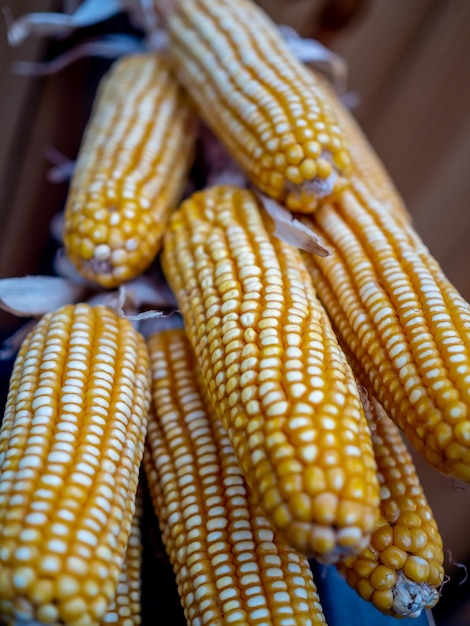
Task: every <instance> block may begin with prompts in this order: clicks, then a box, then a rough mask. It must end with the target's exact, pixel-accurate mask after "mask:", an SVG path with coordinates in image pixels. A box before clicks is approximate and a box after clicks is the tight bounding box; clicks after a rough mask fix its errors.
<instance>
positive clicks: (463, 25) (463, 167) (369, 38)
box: [0, 0, 470, 576]
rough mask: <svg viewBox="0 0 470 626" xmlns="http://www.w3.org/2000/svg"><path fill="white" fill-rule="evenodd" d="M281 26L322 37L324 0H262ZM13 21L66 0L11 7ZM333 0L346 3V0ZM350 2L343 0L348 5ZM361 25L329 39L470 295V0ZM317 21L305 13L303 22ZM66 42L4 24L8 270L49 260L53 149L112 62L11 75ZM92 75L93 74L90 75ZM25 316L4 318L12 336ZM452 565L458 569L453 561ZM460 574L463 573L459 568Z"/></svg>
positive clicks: (75, 140)
mask: <svg viewBox="0 0 470 626" xmlns="http://www.w3.org/2000/svg"><path fill="white" fill-rule="evenodd" d="M260 3H261V4H263V6H265V8H266V7H268V8H269V7H270V6H271V8H272V9H273V10H274V9H275V13H273V14H274V15H275V17H276V18H277V19H279V20H280V21H282V22H287V21H289V22H291V23H292V24H294V25H296V26H297V27H299V28H302V30H303V31H304V32H305V33H306V34H316V35H318V34H319V33H318V20H319V19H320V17H319V16H320V15H321V11H322V10H323V9H324V5H325V2H321V0H317V1H316V2H315V1H312V0H296V1H295V0H284V2H283V1H282V0H277V1H276V2H274V1H273V2H269V0H264V1H260ZM10 4H11V5H13V6H14V14H15V16H17V15H20V14H22V13H24V12H26V11H28V10H33V9H34V10H46V9H47V8H49V7H53V6H57V5H59V4H60V3H57V2H53V1H52V0H50V1H47V0H42V1H41V2H31V1H29V2H28V1H17V2H15V3H13V2H11V3H10ZM336 4H338V5H339V4H341V2H337V3H336ZM344 4H347V3H344V2H343V5H344ZM360 4H361V6H362V11H361V14H360V15H359V17H357V19H356V20H354V19H353V20H352V21H351V23H350V24H349V25H347V26H345V27H344V28H343V29H342V30H341V31H340V32H339V33H338V32H335V31H332V30H329V31H328V30H324V31H322V33H320V36H322V38H323V40H325V41H327V42H328V44H329V45H330V46H331V47H332V48H333V49H334V50H336V51H338V52H339V53H341V54H342V55H343V56H344V57H345V58H346V60H347V61H348V63H349V68H350V79H349V87H350V89H351V90H353V91H356V92H357V93H358V94H359V96H360V105H359V106H358V108H357V109H356V111H355V114H356V115H357V118H358V120H359V122H360V123H361V125H362V126H363V128H364V129H365V131H366V133H367V135H368V137H369V138H370V141H371V143H372V144H373V145H374V147H375V148H376V149H377V151H378V153H379V154H380V155H381V157H382V158H383V160H384V162H385V164H386V166H387V168H388V169H389V171H390V173H391V175H392V177H393V179H394V181H395V183H396V184H397V186H398V189H399V190H400V191H401V193H402V194H403V196H404V198H405V200H406V202H407V205H408V207H409V209H410V211H411V213H412V215H413V219H414V223H415V226H416V228H417V230H418V232H419V233H420V235H421V236H422V238H423V239H424V241H425V242H426V243H427V244H428V246H429V248H430V249H431V251H432V252H433V254H434V255H435V256H436V258H437V259H438V260H439V261H440V263H441V264H442V266H443V267H444V269H445V271H446V273H447V274H448V276H449V277H450V278H451V280H452V281H453V282H454V284H455V285H456V286H457V287H458V289H459V290H460V291H461V292H462V293H463V295H464V296H465V297H466V298H467V299H470V271H469V268H470V211H469V209H468V202H469V200H468V199H469V197H470V117H469V113H468V112H469V110H470V80H469V79H470V76H469V60H470V1H469V0H393V1H392V0H369V2H367V3H360ZM305 16H308V19H304V17H305ZM67 45H69V44H68V43H67V42H55V43H53V44H51V43H50V42H45V41H41V40H32V41H30V42H28V43H27V44H25V45H23V46H21V47H20V48H18V49H16V50H13V51H12V50H11V49H8V47H7V45H6V43H5V28H4V24H3V22H1V26H0V59H1V63H0V93H1V94H2V97H1V99H0V137H1V141H0V276H17V275H23V274H27V273H35V272H38V271H40V270H43V268H44V267H47V261H45V259H46V260H47V246H48V240H49V234H48V228H49V226H48V225H49V221H50V218H51V217H52V215H54V214H55V213H56V212H58V211H59V210H60V209H61V208H62V206H63V202H64V198H65V193H66V186H65V185H64V184H61V185H53V184H52V183H49V182H47V180H46V172H47V168H48V164H47V161H46V159H45V157H44V150H45V148H46V147H47V146H54V147H55V148H57V149H58V150H60V151H62V152H64V154H66V155H67V156H68V157H70V158H74V157H75V155H76V152H77V150H78V145H79V141H80V136H81V132H82V129H83V125H84V124H85V122H86V117H87V115H88V111H89V107H90V104H91V99H92V96H93V91H94V88H95V86H96V82H97V79H98V76H99V74H100V73H101V72H102V71H103V69H104V67H105V66H106V63H104V62H102V61H96V60H85V61H82V62H80V63H77V64H76V65H74V66H73V67H70V68H68V69H66V70H64V71H62V72H60V73H59V74H57V75H55V76H51V77H48V78H25V77H22V76H13V75H12V74H11V73H10V72H9V65H10V63H11V61H12V60H13V59H21V60H28V59H40V58H43V57H44V55H49V56H51V55H53V54H55V53H57V52H59V51H61V50H62V49H64V47H67ZM90 77H91V78H90ZM15 323H16V322H15V321H14V320H12V318H9V317H8V316H3V317H1V318H0V325H2V329H3V331H4V332H7V331H8V328H10V327H11V326H12V325H14V324H15ZM418 464H419V470H420V473H421V476H422V479H423V482H424V485H425V489H426V491H427V493H428V496H429V499H430V501H431V504H432V506H433V508H434V510H435V513H436V517H437V519H438V523H439V525H440V528H441V530H442V534H443V536H444V540H445V544H446V548H447V549H448V550H450V551H451V554H452V559H453V560H456V561H462V560H464V559H466V558H467V559H468V557H469V555H470V533H469V531H468V528H469V527H470V494H469V491H468V489H467V490H461V489H459V488H454V487H453V486H452V485H451V483H450V482H449V481H447V480H446V479H444V478H442V477H441V476H439V475H437V474H436V473H435V472H432V471H431V470H428V469H427V468H426V467H425V465H424V463H422V462H421V461H419V460H418ZM448 569H449V571H450V572H457V573H456V574H455V575H459V573H458V571H457V570H455V568H452V566H450V564H449V563H448ZM462 576H463V575H462Z"/></svg>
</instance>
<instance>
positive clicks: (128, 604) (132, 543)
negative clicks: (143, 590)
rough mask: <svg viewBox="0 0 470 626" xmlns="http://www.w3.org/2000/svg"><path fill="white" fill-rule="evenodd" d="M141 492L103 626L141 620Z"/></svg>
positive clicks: (127, 624)
mask: <svg viewBox="0 0 470 626" xmlns="http://www.w3.org/2000/svg"><path fill="white" fill-rule="evenodd" d="M142 509H143V505H142V492H141V491H140V490H138V491H137V497H136V502H135V513H134V517H133V518H132V525H131V531H130V535H129V541H128V542H127V548H126V554H125V557H124V561H123V563H122V566H121V571H120V572H119V578H118V586H117V589H116V595H115V596H114V599H113V601H112V603H111V604H110V606H109V607H108V611H107V613H106V615H105V616H104V619H103V624H117V626H138V625H139V624H140V623H141V621H142V619H141V607H140V574H141V567H142V537H141V532H140V522H141V519H142Z"/></svg>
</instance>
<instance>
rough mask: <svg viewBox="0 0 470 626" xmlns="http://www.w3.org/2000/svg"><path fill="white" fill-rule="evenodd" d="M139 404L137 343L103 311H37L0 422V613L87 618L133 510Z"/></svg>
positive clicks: (96, 612) (115, 566) (144, 375)
mask: <svg viewBox="0 0 470 626" xmlns="http://www.w3.org/2000/svg"><path fill="white" fill-rule="evenodd" d="M149 400H150V368H149V360H148V353H147V349H146V346H145V342H144V340H143V338H142V337H141V335H140V334H139V333H138V332H137V331H135V330H134V328H133V327H132V325H131V324H130V322H129V321H127V320H125V319H123V318H120V317H118V315H117V314H116V313H115V312H114V311H112V310H111V309H108V308H106V307H102V306H99V307H96V308H92V307H90V306H88V305H86V304H78V305H75V306H74V305H69V306H66V307H64V308H62V309H59V310H58V311H56V312H54V313H51V314H47V315H45V316H44V317H43V318H42V319H41V320H40V321H39V322H38V324H37V325H36V326H35V327H34V328H33V330H32V331H31V332H30V334H29V335H28V337H27V338H26V340H25V341H24V343H23V345H22V347H21V350H20V352H19V355H18V357H17V359H16V362H15V366H14V370H13V374H12V378H11V382H10V390H9V394H8V399H7V405H6V410H5V415H4V419H3V423H2V427H1V430H0V613H3V614H5V615H7V616H14V617H16V618H17V619H36V620H39V621H43V622H45V623H51V624H52V623H57V622H60V623H65V624H70V625H74V624H77V625H78V624H80V625H81V626H86V625H87V624H89V625H90V626H91V625H97V624H99V623H100V621H101V620H102V619H103V617H104V615H105V614H106V611H107V609H108V606H109V604H110V602H111V600H112V599H113V597H114V595H115V592H116V587H117V583H118V575H119V572H120V569H121V565H122V561H123V558H124V553H125V550H126V545H127V543H128V539H129V534H130V531H131V522H132V517H133V515H134V508H135V496H136V491H137V481H138V473H139V466H140V462H141V459H142V456H143V449H144V438H145V434H146V430H147V418H148V407H149Z"/></svg>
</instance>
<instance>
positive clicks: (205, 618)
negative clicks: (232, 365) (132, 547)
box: [144, 329, 325, 626]
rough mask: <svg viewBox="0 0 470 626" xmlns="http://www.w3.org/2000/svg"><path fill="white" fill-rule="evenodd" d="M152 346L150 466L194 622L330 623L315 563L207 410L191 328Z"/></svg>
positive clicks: (179, 580) (266, 625) (156, 339)
mask: <svg viewBox="0 0 470 626" xmlns="http://www.w3.org/2000/svg"><path fill="white" fill-rule="evenodd" d="M148 345H149V352H150V357H151V362H152V371H153V400H154V406H155V411H156V416H155V418H151V419H150V423H149V432H148V437H147V444H146V449H145V454H144V466H145V469H146V474H147V478H148V482H149V485H150V489H151V493H152V498H153V502H154V505H155V511H156V513H157V516H158V518H159V522H160V526H161V529H162V535H163V541H164V543H165V545H166V549H167V551H168V554H169V556H170V560H171V562H172V565H173V567H174V570H175V574H176V579H177V583H178V588H179V593H180V596H181V602H182V605H183V608H184V611H185V616H186V619H187V621H188V624H191V625H194V626H196V625H197V624H214V625H215V624H240V625H241V624H250V625H253V626H256V625H257V624H259V625H261V624H262V625H263V626H270V625H274V624H284V625H285V626H287V625H288V624H292V625H294V624H304V625H307V624H310V625H312V626H313V624H325V618H324V616H323V612H322V610H321V605H320V602H319V598H318V595H317V592H316V588H315V585H314V582H313V579H312V574H311V571H310V569H309V565H308V561H307V560H306V559H305V558H304V557H303V556H301V555H300V554H297V553H296V552H295V551H294V550H292V549H291V548H288V547H287V546H286V545H285V544H284V543H283V542H282V541H280V540H279V539H277V538H276V537H275V536H274V533H273V531H272V530H271V528H270V526H269V523H268V521H267V520H266V518H264V517H263V516H262V515H261V514H260V513H259V512H258V511H257V510H256V508H255V507H254V506H253V504H252V503H251V501H250V498H249V495H248V492H247V486H246V483H245V481H244V479H243V475H242V473H241V470H240V469H239V467H238V464H237V460H236V458H235V455H234V453H233V449H232V447H231V445H230V441H229V439H228V436H227V433H226V431H225V430H224V429H223V427H222V425H221V424H220V422H219V421H218V420H217V419H211V418H210V415H209V412H208V410H207V408H206V405H205V403H204V400H203V396H202V394H201V391H200V388H199V387H198V384H197V375H196V372H195V370H197V367H196V362H195V359H194V357H193V354H192V353H191V347H190V344H189V341H188V339H187V337H186V335H185V333H184V331H183V330H181V329H178V330H169V331H165V332H163V333H157V334H154V335H153V336H152V337H151V338H150V340H149V342H148Z"/></svg>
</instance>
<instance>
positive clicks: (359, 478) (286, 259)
mask: <svg viewBox="0 0 470 626" xmlns="http://www.w3.org/2000/svg"><path fill="white" fill-rule="evenodd" d="M268 229H269V218H268V217H267V216H266V214H264V212H262V211H260V207H259V203H258V202H257V200H256V198H255V196H254V195H253V194H252V193H251V192H249V191H245V190H240V189H236V188H234V187H214V188H212V189H209V190H206V191H203V192H200V193H197V194H194V195H193V196H192V197H191V198H189V199H188V200H187V201H185V202H184V203H183V204H182V206H181V207H180V209H179V210H178V211H177V212H176V213H174V214H173V216H172V219H171V220H170V222H169V226H168V229H167V232H166V233H165V238H164V246H163V257H162V258H163V266H164V271H165V274H166V276H167V279H168V280H169V283H170V286H171V287H172V288H173V291H174V292H175V295H176V298H177V300H178V304H179V309H180V310H181V312H182V315H183V318H184V321H185V325H186V328H187V332H188V335H189V338H190V341H191V343H192V346H193V349H194V350H195V353H196V355H197V362H198V364H199V365H200V368H201V372H202V376H203V380H204V385H205V390H206V392H207V394H208V396H209V401H210V403H211V405H212V406H213V407H214V410H215V411H216V412H217V415H218V417H219V419H220V420H221V422H222V424H223V425H224V427H225V428H226V429H227V431H228V433H229V436H230V439H231V441H232V445H233V447H234V449H235V453H236V455H237V458H238V460H239V463H240V466H241V468H242V470H243V472H244V474H245V476H246V479H247V482H248V484H249V486H250V488H251V489H252V490H253V492H254V493H255V495H256V498H257V500H258V501H259V503H260V506H261V508H262V510H263V512H264V514H265V515H266V516H267V517H268V519H269V520H270V522H271V524H272V525H273V527H274V529H275V530H276V532H279V533H280V534H281V535H282V536H283V537H284V538H285V540H286V541H287V542H288V543H289V544H290V545H292V546H293V547H294V548H296V549H298V550H299V551H301V552H303V553H306V554H315V555H316V556H318V557H319V558H321V559H323V560H325V561H327V560H334V559H336V558H338V557H339V556H340V555H341V554H344V553H348V552H354V551H357V550H358V549H360V547H361V546H363V545H364V544H365V543H366V541H367V536H368V535H369V533H370V532H371V531H372V530H373V528H374V527H375V524H376V521H377V516H378V503H379V497H378V484H377V477H376V468H375V462H374V459H373V453H372V447H371V440H370V433H369V431H368V427H367V423H366V420H365V418H364V415H363V411H362V407H361V402H360V399H359V397H358V391H357V387H356V384H355V380H354V377H353V374H352V372H351V370H350V368H349V366H348V364H347V362H346V360H345V358H344V355H343V353H342V351H341V349H340V348H339V346H338V343H337V340H336V337H335V335H334V333H333V332H332V330H331V326H330V324H329V321H328V318H327V316H326V314H325V312H324V310H323V308H322V307H321V305H320V304H319V302H318V300H317V298H316V295H315V292H314V290H313V288H312V284H311V282H310V280H309V278H308V276H307V274H306V271H305V268H304V265H303V263H302V258H301V256H300V254H299V251H298V250H296V249H295V248H293V247H291V246H289V245H287V244H285V243H284V242H282V241H280V240H279V239H277V238H276V237H274V236H272V235H271V234H270V232H269V230H268Z"/></svg>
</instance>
